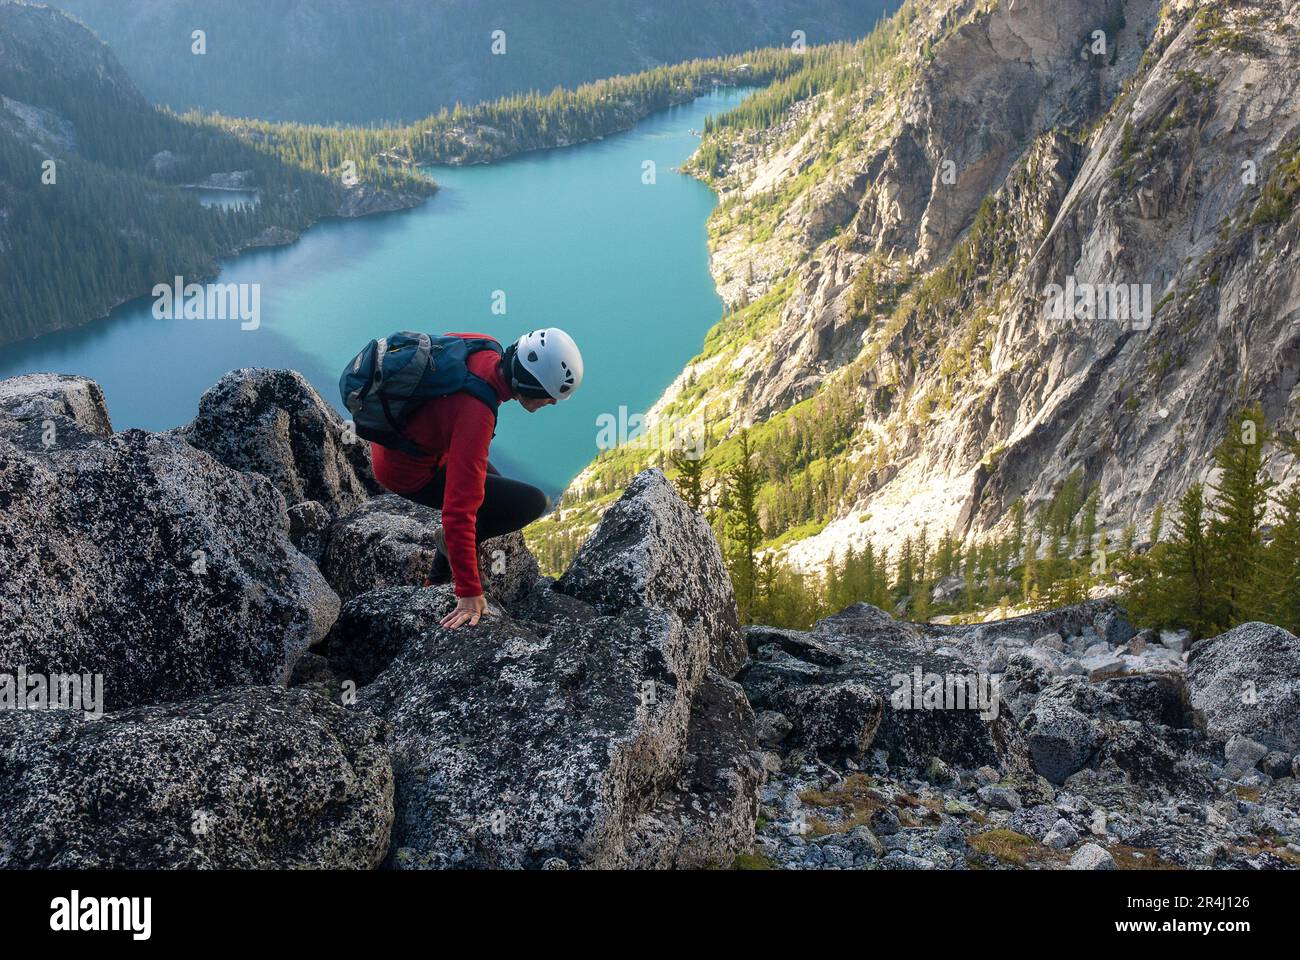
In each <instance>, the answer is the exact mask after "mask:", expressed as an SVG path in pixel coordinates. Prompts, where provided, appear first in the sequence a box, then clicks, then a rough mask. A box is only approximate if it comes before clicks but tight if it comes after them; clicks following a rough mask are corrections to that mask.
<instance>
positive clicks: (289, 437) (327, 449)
mask: <svg viewBox="0 0 1300 960" xmlns="http://www.w3.org/2000/svg"><path fill="white" fill-rule="evenodd" d="M180 435H181V436H182V437H184V439H185V440H186V441H187V442H188V443H190V444H191V445H192V446H194V447H196V448H198V449H199V450H203V451H204V452H206V453H208V454H211V455H212V456H213V457H214V458H216V459H217V460H219V461H220V462H221V463H224V464H225V465H226V466H228V467H230V468H231V469H233V470H240V471H244V472H252V473H260V474H262V475H263V476H264V477H266V478H267V479H269V480H270V481H271V482H272V483H273V484H275V487H276V489H277V490H279V491H280V493H282V494H283V495H284V499H285V502H286V503H288V504H289V506H294V505H295V504H299V503H302V502H303V501H308V500H315V501H317V502H318V503H321V504H323V505H324V506H325V507H326V508H327V509H328V510H329V511H330V512H331V514H333V515H334V516H339V515H342V514H346V513H349V512H351V511H352V510H355V509H356V508H357V507H359V506H360V505H361V504H363V503H365V502H366V500H368V499H369V498H370V497H371V496H372V495H373V494H375V493H377V492H379V485H378V484H377V483H376V482H375V479H374V474H373V473H372V471H371V468H370V444H369V443H366V442H364V441H362V440H359V439H357V438H356V436H355V435H352V434H350V433H349V432H348V431H347V429H346V427H345V425H344V422H343V418H342V417H340V416H339V414H338V413H337V412H336V411H335V410H334V408H333V407H331V406H330V405H329V404H327V403H326V402H325V401H324V400H322V399H321V397H320V395H319V394H318V393H317V392H316V391H315V390H314V389H313V388H312V386H311V384H309V383H308V382H307V379H306V377H304V376H303V375H302V374H300V373H298V372H296V371H293V370H263V369H244V370H234V371H232V372H230V373H228V374H226V375H225V376H224V377H222V378H221V380H220V381H219V382H218V383H217V384H216V385H215V386H213V387H212V388H210V389H209V390H208V391H207V392H206V393H204V394H203V396H202V398H201V399H200V400H199V412H198V416H196V417H195V418H194V420H193V421H191V422H190V424H189V425H188V426H186V427H183V428H182V429H181V430H180Z"/></svg>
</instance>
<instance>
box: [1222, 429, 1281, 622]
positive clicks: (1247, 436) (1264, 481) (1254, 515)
mask: <svg viewBox="0 0 1300 960" xmlns="http://www.w3.org/2000/svg"><path fill="white" fill-rule="evenodd" d="M1265 429H1266V427H1265V424H1264V411H1263V410H1262V409H1261V408H1260V407H1259V406H1258V405H1255V406H1252V407H1248V408H1246V409H1245V410H1243V411H1242V412H1241V415H1240V417H1239V418H1234V419H1233V421H1232V422H1231V423H1230V424H1229V429H1228V432H1227V435H1226V436H1225V437H1224V439H1223V441H1222V442H1221V443H1220V444H1219V447H1218V449H1217V450H1215V453H1214V463H1215V466H1217V467H1218V468H1219V470H1220V475H1219V479H1218V483H1217V484H1216V485H1215V486H1214V488H1213V490H1214V494H1215V501H1214V517H1213V519H1212V520H1211V521H1210V531H1209V532H1210V545H1211V548H1212V550H1213V552H1214V555H1215V557H1216V559H1217V560H1218V561H1219V563H1220V564H1221V570H1222V576H1221V577H1220V578H1217V579H1218V583H1219V587H1220V590H1221V593H1222V604H1223V606H1224V607H1225V611H1226V617H1227V619H1226V621H1224V624H1223V625H1224V627H1225V628H1226V627H1228V626H1231V625H1233V624H1237V623H1242V622H1244V621H1246V620H1253V619H1255V618H1256V617H1258V616H1259V615H1260V607H1261V599H1262V598H1261V593H1262V591H1263V585H1262V584H1263V567H1262V560H1263V537H1262V535H1261V532H1260V527H1261V525H1262V524H1263V522H1264V515H1265V513H1266V512H1267V510H1268V495H1269V490H1270V489H1271V488H1272V487H1273V481H1272V480H1270V479H1269V478H1268V477H1267V476H1266V475H1265V474H1264V465H1265V461H1264V455H1263V448H1264V442H1265V439H1266V436H1265Z"/></svg>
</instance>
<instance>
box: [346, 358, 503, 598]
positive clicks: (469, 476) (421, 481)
mask: <svg viewBox="0 0 1300 960" xmlns="http://www.w3.org/2000/svg"><path fill="white" fill-rule="evenodd" d="M450 336H456V337H486V336H487V334H484V333H455V334H450ZM499 366H500V357H499V356H498V355H497V354H496V352H495V351H492V350H480V351H479V352H478V353H475V354H471V355H470V358H469V369H470V371H471V372H472V373H476V374H478V376H480V377H482V378H483V379H484V380H486V381H487V382H488V383H490V384H491V385H492V387H493V389H495V390H496V392H497V396H498V397H500V398H501V400H502V402H503V403H504V402H505V401H506V400H509V399H510V398H511V392H510V387H509V385H508V384H507V383H506V382H505V380H504V379H503V378H502V376H501V371H500V369H499ZM495 426H496V425H495V423H494V421H493V419H492V411H491V410H489V409H488V408H487V406H486V405H485V404H484V403H483V401H481V400H476V399H475V398H474V397H471V396H470V395H469V394H468V393H453V394H449V395H448V396H445V397H434V398H433V399H431V400H428V401H426V402H425V404H424V406H422V407H421V408H420V409H419V410H418V411H417V412H416V414H415V416H414V417H413V418H412V419H411V422H410V424H408V426H407V429H406V435H407V437H409V438H410V439H411V440H412V441H413V442H414V443H415V444H417V445H418V446H419V447H420V449H421V450H427V451H428V453H429V455H428V456H426V457H413V456H411V455H409V454H406V453H403V452H402V451H400V450H390V449H388V448H387V447H383V446H380V445H379V444H377V443H372V444H371V445H370V450H371V455H372V457H373V459H374V465H375V479H376V480H378V481H379V483H380V485H381V486H383V487H384V488H385V489H387V490H391V491H392V492H393V493H414V492H415V491H417V490H419V489H421V488H422V487H424V486H426V485H427V484H428V483H429V481H431V480H432V479H433V476H434V474H435V473H437V472H438V470H439V469H440V468H441V467H444V466H445V467H446V468H447V485H446V488H445V491H444V493H443V497H442V529H443V533H444V534H445V536H446V538H447V557H448V559H449V560H450V561H451V573H452V577H453V578H454V579H455V581H456V596H458V597H477V596H479V595H480V594H481V593H482V592H483V585H482V584H481V583H480V582H479V570H478V543H477V542H476V541H477V538H476V536H475V532H474V524H475V519H476V517H477V516H478V508H479V507H480V506H482V504H483V482H484V478H485V477H486V476H487V462H488V446H489V445H490V444H491V443H492V431H493V429H494V428H495Z"/></svg>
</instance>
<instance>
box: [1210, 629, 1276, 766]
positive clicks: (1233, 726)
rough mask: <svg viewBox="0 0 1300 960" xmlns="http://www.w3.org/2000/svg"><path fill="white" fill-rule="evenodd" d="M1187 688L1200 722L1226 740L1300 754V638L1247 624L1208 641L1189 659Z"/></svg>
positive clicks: (1217, 736)
mask: <svg viewBox="0 0 1300 960" xmlns="http://www.w3.org/2000/svg"><path fill="white" fill-rule="evenodd" d="M1187 687H1188V690H1189V692H1190V696H1191V703H1192V707H1193V709H1194V710H1195V711H1196V717H1197V723H1198V725H1200V726H1201V727H1202V728H1203V729H1204V730H1205V731H1206V733H1207V734H1209V735H1210V736H1212V737H1215V738H1217V739H1220V740H1227V739H1228V738H1229V737H1231V736H1232V735H1233V734H1234V733H1239V734H1241V735H1242V736H1246V737H1250V738H1251V739H1252V740H1257V741H1259V742H1260V743H1262V744H1264V745H1265V746H1266V747H1268V748H1270V749H1273V750H1283V751H1285V752H1287V753H1295V752H1296V751H1297V750H1300V639H1297V638H1296V637H1295V635H1294V634H1291V633H1289V632H1288V631H1286V630H1283V629H1282V628H1281V627H1275V626H1272V625H1271V624H1267V623H1243V624H1242V625H1241V626H1239V627H1235V628H1233V629H1232V630H1229V631H1228V632H1227V633H1221V634H1219V635H1218V636H1217V637H1211V638H1210V639H1208V640H1204V641H1202V642H1200V643H1198V644H1196V646H1195V647H1193V648H1192V652H1191V654H1190V656H1189V659H1188V667H1187Z"/></svg>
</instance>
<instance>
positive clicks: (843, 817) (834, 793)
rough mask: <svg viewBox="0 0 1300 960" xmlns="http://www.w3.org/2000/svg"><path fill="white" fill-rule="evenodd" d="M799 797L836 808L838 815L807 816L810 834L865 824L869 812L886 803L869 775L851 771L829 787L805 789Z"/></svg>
mask: <svg viewBox="0 0 1300 960" xmlns="http://www.w3.org/2000/svg"><path fill="white" fill-rule="evenodd" d="M799 800H800V801H801V802H803V803H806V804H808V806H810V807H818V808H820V809H822V810H827V811H831V810H835V811H838V816H831V817H829V818H828V817H811V818H810V819H809V820H808V826H809V828H810V829H811V830H812V833H813V835H814V836H819V837H824V836H826V835H827V834H828V833H848V832H849V831H850V830H852V829H853V828H854V827H859V826H865V825H866V824H867V822H868V821H869V820H870V819H871V815H872V814H873V813H875V812H876V811H877V810H880V809H882V808H884V807H885V806H886V805H887V804H886V801H885V798H884V797H883V796H881V794H880V792H879V791H878V790H876V788H875V785H874V784H873V783H872V780H871V778H870V777H868V776H867V775H866V774H862V773H855V774H852V775H850V776H848V777H845V778H844V779H843V780H841V781H840V782H839V783H837V784H836V785H835V786H833V787H831V788H830V789H829V790H805V791H804V792H803V793H801V794H799Z"/></svg>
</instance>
